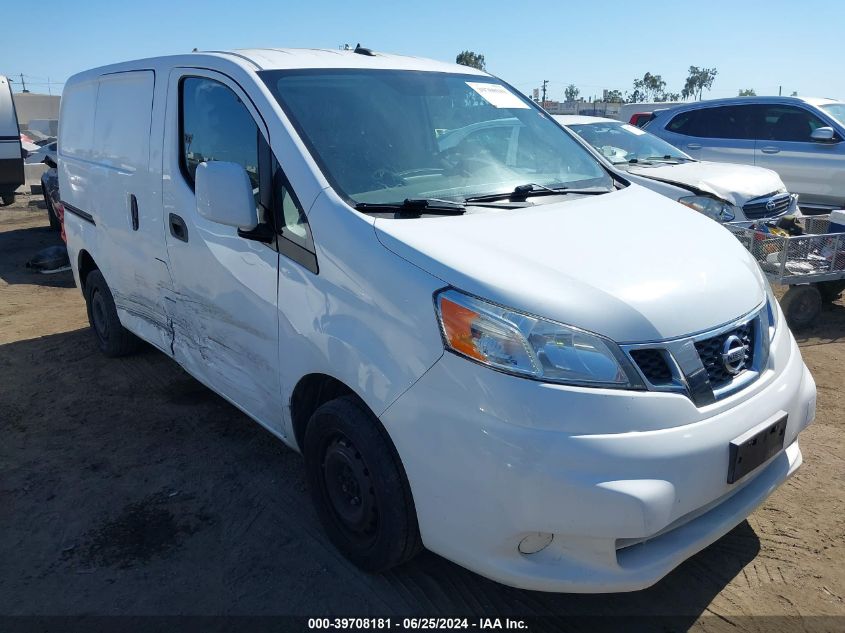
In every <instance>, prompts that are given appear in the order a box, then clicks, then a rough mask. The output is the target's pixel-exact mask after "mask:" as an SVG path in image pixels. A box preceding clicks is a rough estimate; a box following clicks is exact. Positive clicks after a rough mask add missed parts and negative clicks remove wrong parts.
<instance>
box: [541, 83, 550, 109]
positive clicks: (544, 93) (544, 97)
mask: <svg viewBox="0 0 845 633" xmlns="http://www.w3.org/2000/svg"><path fill="white" fill-rule="evenodd" d="M548 84H549V80H548V79H544V80H543V100H542V101H541V103H546V86H547V85H548Z"/></svg>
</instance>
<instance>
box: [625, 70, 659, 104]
mask: <svg viewBox="0 0 845 633" xmlns="http://www.w3.org/2000/svg"><path fill="white" fill-rule="evenodd" d="M641 101H666V82H665V81H663V78H662V77H661V76H660V75H652V74H651V73H646V74H645V75H643V78H642V79H634V89H633V90H632V91H631V92H629V93H628V102H629V103H639V102H641Z"/></svg>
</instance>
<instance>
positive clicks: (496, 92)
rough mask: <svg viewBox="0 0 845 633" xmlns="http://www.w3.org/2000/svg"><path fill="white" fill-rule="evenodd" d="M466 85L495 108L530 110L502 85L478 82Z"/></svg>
mask: <svg viewBox="0 0 845 633" xmlns="http://www.w3.org/2000/svg"><path fill="white" fill-rule="evenodd" d="M466 83H467V86H469V87H470V88H472V89H473V90H475V91H476V92H477V93H478V94H480V95H481V96H482V97H483V99H484V100H485V101H486V102H487V103H489V104H490V105H492V106H493V107H494V108H523V109H525V110H527V109H528V104H526V103H525V102H524V101H523V100H522V99H520V98H519V97H517V96H516V95H515V94H514V93H512V92H511V91H510V90H508V89H507V88H505V87H504V86H502V85H500V84H487V83H481V82H477V81H468V82H466Z"/></svg>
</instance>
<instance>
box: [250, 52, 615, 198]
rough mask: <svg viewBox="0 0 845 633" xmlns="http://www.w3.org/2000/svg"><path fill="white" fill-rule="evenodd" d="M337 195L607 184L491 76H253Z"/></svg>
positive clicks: (450, 193) (551, 126)
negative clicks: (264, 86) (275, 102)
mask: <svg viewBox="0 0 845 633" xmlns="http://www.w3.org/2000/svg"><path fill="white" fill-rule="evenodd" d="M259 74H260V75H261V77H262V79H263V80H264V81H265V83H266V84H267V85H268V87H269V88H270V90H271V91H272V92H273V94H274V95H275V96H276V98H277V99H278V101H279V103H280V105H281V106H282V108H283V109H284V111H285V113H286V114H287V116H288V118H289V119H290V120H291V122H292V124H293V125H294V127H295V128H296V130H297V132H298V134H299V135H300V137H301V138H302V139H303V141H304V142H305V143H306V145H307V146H308V149H309V151H310V152H311V154H312V155H313V157H314V159H315V160H316V162H317V163H318V165H319V166H320V168H321V169H322V171H323V173H324V175H325V176H326V178H327V179H328V180H329V182H330V183H331V184H332V186H333V187H334V188H335V190H336V191H337V192H338V193H339V194H340V195H342V196H344V197H345V198H346V199H347V200H350V201H351V202H352V203H353V204H357V203H381V204H390V203H401V202H402V201H403V200H406V199H432V198H433V199H446V200H450V201H451V200H454V201H457V202H462V201H463V200H464V199H465V198H467V197H469V196H478V195H485V194H496V193H506V192H510V191H513V190H514V188H515V187H517V186H520V185H526V184H528V183H530V184H533V185H537V186H540V187H553V188H557V187H567V188H579V189H580V188H584V187H603V188H607V189H610V187H611V185H612V182H611V179H610V177H609V175H608V174H607V173H606V172H605V171H604V170H603V169H602V168H601V167H600V165H599V164H598V161H597V160H596V159H595V158H593V157H592V156H591V155H590V154H589V152H587V151H586V150H585V149H584V148H583V147H581V146H580V145H579V144H578V143H577V142H576V141H574V140H573V139H572V138H571V137H570V136H569V134H567V133H566V132H565V131H563V130H562V129H561V128H560V127H559V126H558V125H557V124H556V123H554V122H553V121H552V120H551V119H550V117H549V116H548V115H547V114H545V113H544V112H542V111H541V110H540V109H539V108H537V107H536V106H535V105H534V104H532V103H531V102H530V101H529V100H528V99H526V98H525V97H523V96H522V95H519V94H517V93H515V92H514V91H512V90H511V89H510V88H508V87H507V86H505V85H504V84H502V83H501V82H499V81H497V80H495V79H493V78H492V77H485V76H478V75H462V74H449V73H434V72H419V71H396V70H353V69H340V70H338V69H322V70H310V69H309V70H293V71H291V70H278V71H264V72H262V73H259Z"/></svg>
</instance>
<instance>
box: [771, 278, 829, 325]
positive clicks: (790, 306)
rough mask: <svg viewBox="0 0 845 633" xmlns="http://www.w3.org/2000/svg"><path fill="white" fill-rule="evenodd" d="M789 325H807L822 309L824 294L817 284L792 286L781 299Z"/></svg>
mask: <svg viewBox="0 0 845 633" xmlns="http://www.w3.org/2000/svg"><path fill="white" fill-rule="evenodd" d="M780 307H781V308H782V309H783V313H784V315H786V320H787V321H788V322H789V326H790V327H793V328H802V327H807V326H808V325H810V324H811V323H812V322H813V321H815V320H816V318H817V317H818V316H819V313H820V312H821V311H822V295H821V292H819V289H818V288H817V287H816V286H815V285H804V286H790V287H789V290H787V291H786V294H784V295H783V297H782V298H781V300H780Z"/></svg>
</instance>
